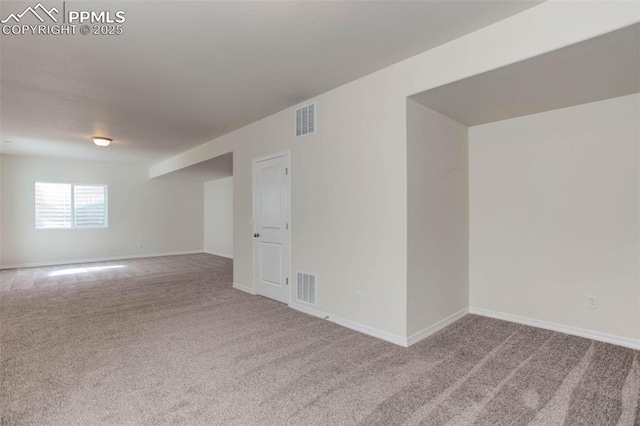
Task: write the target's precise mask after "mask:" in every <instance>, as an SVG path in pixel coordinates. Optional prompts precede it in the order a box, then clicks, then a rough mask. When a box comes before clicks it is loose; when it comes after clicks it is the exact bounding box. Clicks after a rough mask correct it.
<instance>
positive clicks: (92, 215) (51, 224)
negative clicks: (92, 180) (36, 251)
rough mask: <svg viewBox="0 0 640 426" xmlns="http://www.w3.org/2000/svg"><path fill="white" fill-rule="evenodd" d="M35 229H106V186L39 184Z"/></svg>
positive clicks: (37, 186)
mask: <svg viewBox="0 0 640 426" xmlns="http://www.w3.org/2000/svg"><path fill="white" fill-rule="evenodd" d="M35 207H36V208H35V210H36V229H54V228H104V227H106V226H107V186H106V185H74V184H68V183H45V182H36V187H35Z"/></svg>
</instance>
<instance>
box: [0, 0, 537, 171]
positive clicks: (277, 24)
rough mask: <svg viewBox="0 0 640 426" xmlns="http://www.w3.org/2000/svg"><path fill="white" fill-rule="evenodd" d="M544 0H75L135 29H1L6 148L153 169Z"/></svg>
mask: <svg viewBox="0 0 640 426" xmlns="http://www.w3.org/2000/svg"><path fill="white" fill-rule="evenodd" d="M32 3H33V2H5V1H3V2H2V3H1V6H0V15H2V17H3V18H4V17H6V16H7V15H8V14H9V13H12V12H20V11H22V10H23V9H24V8H25V7H26V6H28V5H32ZM55 3H56V2H47V5H48V6H49V7H50V6H51V5H54V4H55ZM58 3H61V2H58ZM538 3H540V1H487V0H485V1H474V0H471V1H444V0H443V1H425V2H385V1H382V2H275V1H273V2H202V1H200V2H182V1H179V2H175V1H174V2H141V1H139V2H113V1H110V2H81V1H77V2H76V1H74V2H67V6H68V7H73V8H74V9H76V10H78V9H83V10H110V11H115V10H118V9H122V10H124V11H125V12H126V19H127V20H126V22H125V23H124V24H123V35H121V36H94V35H87V36H82V35H79V34H77V35H74V36H13V35H11V36H5V35H3V36H2V37H0V39H1V40H0V59H1V68H0V77H1V80H0V98H1V99H0V101H1V109H0V120H1V123H0V124H1V129H0V137H1V139H2V140H3V141H4V140H9V141H11V142H12V143H10V144H9V143H5V142H2V143H0V150H1V151H2V152H3V153H14V154H25V155H43V156H54V157H63V158H75V159H85V160H99V161H109V162H120V163H132V164H142V165H151V164H154V163H156V162H158V161H161V160H163V159H165V158H167V157H170V156H172V155H175V154H178V153H180V152H183V151H185V150H187V149H190V148H192V147H194V146H197V145H199V144H202V143H204V142H207V141H209V140H211V139H213V138H215V137H217V136H220V135H222V134H224V133H227V132H229V131H232V130H234V129H237V128H239V127H242V126H244V125H246V124H248V123H251V122H253V121H256V120H258V119H260V118H263V117H265V116H267V115H270V114H272V113H275V112H277V111H280V110H282V109H284V108H287V107H289V106H292V105H294V104H297V103H299V102H302V101H304V100H306V99H309V98H311V97H313V96H316V95H318V94H320V93H323V92H325V91H327V90H330V89H332V88H334V87H337V86H339V85H342V84H344V83H347V82H349V81H352V80H354V79H357V78H359V77H361V76H363V75H366V74H369V73H371V72H374V71H376V70H378V69H381V68H384V67H385V66H388V65H390V64H392V63H395V62H398V61H400V60H402V59H405V58H408V57H410V56H413V55H415V54H417V53H420V52H423V51H425V50H428V49H430V48H433V47H435V46H437V45H440V44H443V43H445V42H447V41H450V40H452V39H455V38H457V37H460V36H462V35H464V34H467V33H470V32H473V31H475V30H477V29H479V28H482V27H484V26H487V25H490V24H492V23H494V22H497V21H499V20H501V19H504V18H506V17H508V16H510V15H513V14H516V13H518V12H520V11H522V10H525V9H527V8H530V7H532V6H535V5H536V4H538ZM60 8H61V7H60ZM92 135H104V136H108V137H111V138H114V139H115V141H114V143H113V144H112V146H111V147H109V148H107V149H101V148H97V147H95V146H93V145H92V144H91V143H90V141H89V138H90V136H92Z"/></svg>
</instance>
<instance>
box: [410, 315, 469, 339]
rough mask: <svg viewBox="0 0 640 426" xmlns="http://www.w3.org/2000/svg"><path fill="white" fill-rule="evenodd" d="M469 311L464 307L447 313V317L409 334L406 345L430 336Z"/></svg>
mask: <svg viewBox="0 0 640 426" xmlns="http://www.w3.org/2000/svg"><path fill="white" fill-rule="evenodd" d="M468 313H469V309H468V308H464V309H461V310H459V311H458V312H456V313H454V314H452V315H449V316H448V317H446V318H444V319H442V320H440V321H438V322H437V323H435V324H433V325H430V326H429V327H427V328H425V329H423V330H420V331H418V332H417V333H414V334H412V335H411V336H409V337H408V338H407V345H406V346H411V345H413V344H415V343H418V342H419V341H420V340H422V339H424V338H426V337H429V336H431V335H432V334H434V333H435V332H437V331H440V330H442V329H443V328H445V327H446V326H448V325H449V324H453V323H454V322H456V321H458V320H459V319H460V318H462V317H463V316H465V315H467V314H468Z"/></svg>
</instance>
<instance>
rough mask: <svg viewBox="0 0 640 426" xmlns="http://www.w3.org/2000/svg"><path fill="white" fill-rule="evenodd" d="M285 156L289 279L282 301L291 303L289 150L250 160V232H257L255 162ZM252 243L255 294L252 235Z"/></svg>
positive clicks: (255, 272)
mask: <svg viewBox="0 0 640 426" xmlns="http://www.w3.org/2000/svg"><path fill="white" fill-rule="evenodd" d="M280 157H285V159H286V167H287V170H288V175H287V176H288V179H286V186H287V187H286V188H285V190H286V192H287V203H286V204H287V215H288V217H287V223H288V225H289V229H288V231H289V232H287V271H286V274H287V278H288V279H289V284H288V285H287V287H288V289H287V301H286V302H284V303H285V304H286V305H289V304H290V303H291V288H292V287H293V284H292V279H291V229H292V225H291V176H292V173H291V150H286V151H280V152H277V153H274V154H271V155H266V156H263V157H257V158H254V159H253V160H251V228H252V230H251V233H252V234H254V233H256V232H258V231H257V230H256V217H255V213H256V176H255V171H256V168H255V166H256V164H257V163H260V162H262V161H267V160H273V159H275V158H280ZM252 244H253V265H252V266H253V267H252V269H253V287H254V289H255V292H256V294H259V293H258V277H259V274H258V244H256V239H255V238H253V237H252Z"/></svg>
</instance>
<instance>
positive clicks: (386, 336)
mask: <svg viewBox="0 0 640 426" xmlns="http://www.w3.org/2000/svg"><path fill="white" fill-rule="evenodd" d="M289 307H290V308H293V309H295V310H297V311H300V312H304V313H305V314H309V315H313V316H315V317H318V318H323V319H326V320H327V321H331V322H333V323H335V324H338V325H341V326H343V327H346V328H350V329H351V330H355V331H357V332H360V333H363V334H367V335H369V336H372V337H377V338H378V339H382V340H385V341H387V342H390V343H394V344H396V345H399V346H403V347H407V339H405V338H404V337H401V336H397V335H395V334H391V333H388V332H386V331H383V330H379V329H377V328H374V327H369V326H368V325H364V324H360V323H358V322H355V321H351V320H348V319H345V318H340V317H337V316H335V315H329V314H327V313H326V312H323V311H321V310H319V309H317V308H314V307H313V306H306V305H303V304H300V303H295V302H291V303H289Z"/></svg>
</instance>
